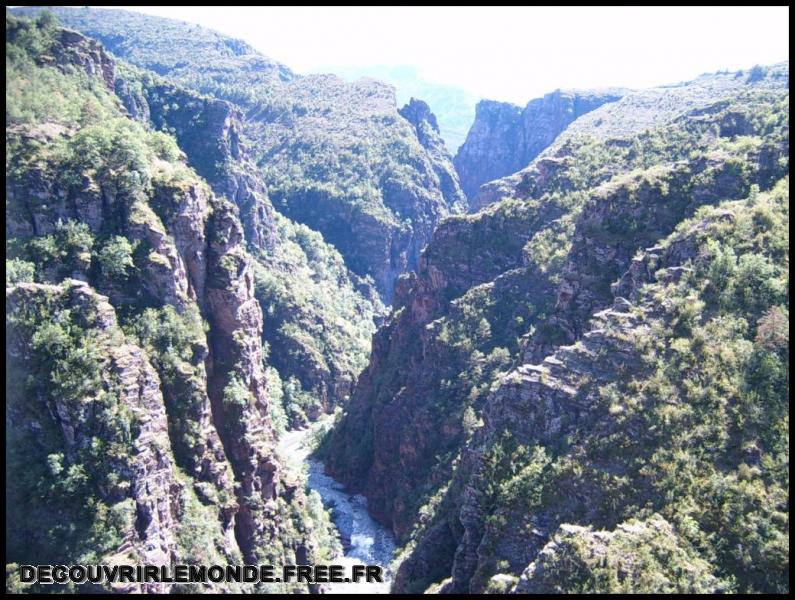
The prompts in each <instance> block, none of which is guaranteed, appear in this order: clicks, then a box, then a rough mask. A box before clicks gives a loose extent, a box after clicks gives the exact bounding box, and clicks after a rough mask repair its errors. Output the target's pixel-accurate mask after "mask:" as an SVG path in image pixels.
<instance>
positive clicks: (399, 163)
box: [18, 8, 464, 304]
mask: <svg viewBox="0 0 795 600" xmlns="http://www.w3.org/2000/svg"><path fill="white" fill-rule="evenodd" d="M37 10H40V9H35V8H32V9H19V11H18V12H21V13H23V14H29V13H31V12H36V11H37ZM52 10H53V12H54V13H55V14H56V15H57V17H58V18H59V19H60V20H61V21H62V22H63V23H64V24H66V25H68V26H71V27H75V28H77V29H79V30H80V31H82V32H83V33H85V34H86V35H89V36H91V37H95V38H96V39H98V40H99V41H101V42H103V43H107V44H108V45H109V46H110V47H112V48H113V49H114V51H115V52H116V53H117V54H118V56H120V57H121V58H124V59H127V60H129V61H130V62H131V63H133V64H135V65H137V66H140V67H143V68H147V69H155V70H157V71H158V72H160V73H161V74H165V75H167V76H168V77H169V78H170V79H172V80H173V81H175V82H177V83H179V84H181V85H183V86H187V87H190V88H192V89H194V90H197V91H199V92H202V93H207V94H211V95H213V96H216V97H218V98H222V99H226V100H229V101H232V102H234V103H236V104H237V105H239V106H240V107H241V108H242V109H243V110H244V120H243V122H242V130H243V133H244V134H245V135H246V136H247V137H248V138H249V139H250V140H251V142H252V143H251V147H252V149H253V150H254V156H253V159H254V161H255V162H256V164H257V166H258V167H259V169H260V170H261V172H262V175H263V177H264V180H265V183H266V184H267V186H268V191H269V194H270V197H271V200H272V201H273V204H274V205H275V206H276V208H277V209H278V210H279V211H280V212H281V213H282V214H284V215H285V216H287V217H289V218H290V219H292V220H294V221H296V222H299V223H303V224H305V225H307V226H309V227H310V228H312V229H314V230H315V231H318V232H320V233H321V234H322V235H323V237H324V239H325V240H326V241H328V242H329V243H331V244H332V245H334V246H335V247H336V248H337V250H339V252H340V253H341V254H342V256H343V257H344V259H345V263H346V265H347V266H348V268H349V269H350V270H351V271H352V272H353V273H355V274H356V275H358V276H360V277H363V278H371V279H372V281H373V282H374V283H375V285H376V287H377V289H378V291H379V293H380V295H381V298H382V300H383V301H384V302H386V303H387V304H388V303H389V302H391V298H392V291H393V286H394V280H395V278H396V277H397V276H398V275H400V274H401V273H403V272H405V271H408V270H413V269H416V268H417V265H418V259H419V254H420V252H421V250H422V248H423V247H424V246H425V245H426V244H427V243H428V241H429V240H430V238H431V234H432V232H433V229H434V228H435V226H436V224H437V223H438V222H439V221H440V220H441V219H442V218H443V217H445V216H447V215H448V214H451V213H455V212H460V211H462V210H463V209H464V206H463V203H462V196H461V193H460V190H459V189H458V187H457V182H453V183H452V187H451V184H450V182H440V180H439V176H438V174H437V173H438V172H439V170H440V169H439V166H440V165H439V161H440V160H441V161H444V162H448V158H447V157H446V156H441V155H438V154H437V155H431V154H430V153H429V152H428V151H426V149H425V148H424V147H423V145H422V144H421V143H420V142H419V140H418V139H417V135H416V132H415V129H414V128H413V127H412V126H411V124H410V123H408V122H407V121H406V120H405V119H404V118H402V117H401V116H400V114H399V113H398V110H397V106H396V101H395V91H394V88H392V87H391V86H389V85H386V84H383V83H380V82H376V81H375V80H367V79H362V80H359V81H357V82H354V83H347V82H345V81H344V80H342V79H341V78H339V77H336V76H333V75H309V76H297V75H294V74H290V73H289V72H288V71H287V70H285V69H282V68H281V67H280V66H278V68H277V66H274V63H273V62H272V61H270V60H268V59H265V58H264V57H259V59H261V61H263V62H264V63H265V64H264V65H259V63H258V62H257V60H256V59H257V57H258V55H256V56H254V55H252V54H251V53H250V48H248V47H247V46H246V45H245V44H241V43H240V42H238V41H235V40H228V39H226V38H217V37H214V35H213V34H209V33H206V32H199V35H197V43H196V45H193V44H192V43H191V40H192V33H193V31H194V29H195V27H194V26H192V25H189V24H186V23H178V22H175V21H171V20H167V19H159V18H156V17H144V16H141V15H134V14H132V13H126V12H120V11H97V10H93V9H89V10H85V9H70V8H54V9H52ZM109 13H113V14H109ZM173 40H179V41H180V43H179V49H178V50H175V49H174V41H173ZM205 49H209V55H208V56H205V55H204V54H203V51H204V50H205ZM171 54H176V56H184V57H186V58H185V60H180V61H177V62H174V61H173V60H172V59H171V58H168V59H165V58H164V57H168V56H169V55H171ZM189 55H191V57H190V58H188V56H189ZM198 57H201V59H199V58H198ZM215 57H217V60H216V59H215ZM441 170H443V171H445V172H452V171H453V168H452V167H451V166H450V165H449V164H445V165H441Z"/></svg>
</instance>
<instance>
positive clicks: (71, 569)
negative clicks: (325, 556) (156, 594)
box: [19, 565, 383, 584]
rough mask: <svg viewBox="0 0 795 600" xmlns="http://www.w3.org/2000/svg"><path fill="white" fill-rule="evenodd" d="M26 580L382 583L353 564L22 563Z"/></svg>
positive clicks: (373, 570)
mask: <svg viewBox="0 0 795 600" xmlns="http://www.w3.org/2000/svg"><path fill="white" fill-rule="evenodd" d="M19 576H20V580H21V581H22V582H23V583H41V584H56V583H61V584H65V583H76V584H81V583H208V582H209V583H221V582H224V583H231V582H236V583H281V582H284V583H359V582H368V583H382V582H383V578H382V574H381V567H379V566H377V565H351V567H350V574H347V573H346V568H345V566H343V565H282V566H274V565H225V566H221V565H209V566H208V565H171V566H167V565H113V566H109V565H20V567H19Z"/></svg>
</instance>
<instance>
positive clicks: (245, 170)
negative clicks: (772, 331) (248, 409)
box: [115, 65, 383, 424]
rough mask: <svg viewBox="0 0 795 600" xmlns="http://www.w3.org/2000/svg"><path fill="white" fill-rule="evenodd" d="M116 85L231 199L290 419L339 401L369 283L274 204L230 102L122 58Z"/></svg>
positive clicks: (364, 322) (355, 360) (367, 323)
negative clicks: (184, 86) (253, 264)
mask: <svg viewBox="0 0 795 600" xmlns="http://www.w3.org/2000/svg"><path fill="white" fill-rule="evenodd" d="M115 87H116V90H117V93H118V94H119V96H120V97H121V98H122V100H123V102H124V103H125V107H126V108H127V110H128V111H129V112H130V113H131V114H135V115H139V117H140V118H141V120H143V121H144V122H146V123H152V125H154V126H155V127H156V128H158V129H160V130H162V131H168V132H171V133H173V135H175V136H176V138H177V140H178V142H179V144H180V147H181V148H182V149H183V150H184V151H185V153H186V156H187V159H188V162H189V164H190V165H191V166H192V167H193V168H194V169H196V171H197V172H198V173H199V174H200V175H201V176H202V177H204V178H205V179H206V180H207V181H208V182H209V183H210V185H211V186H212V189H213V191H214V192H215V193H216V194H218V195H222V196H225V197H226V198H229V199H230V200H231V201H232V202H234V203H235V204H236V205H237V207H238V208H239V210H240V218H241V222H242V224H243V225H244V230H245V231H244V233H245V240H246V244H247V247H248V250H249V252H250V254H251V255H252V257H253V258H254V259H255V261H256V269H255V275H256V296H257V299H258V300H259V301H260V304H261V305H262V309H263V312H264V313H265V319H266V326H265V330H264V333H263V335H264V341H265V342H267V344H268V346H269V350H270V352H269V357H270V360H269V363H270V364H271V365H272V366H273V367H274V368H275V370H271V371H270V379H272V380H273V381H272V384H273V386H274V389H275V390H276V391H277V395H283V394H281V388H282V387H284V386H283V385H282V382H284V384H285V385H289V387H290V389H291V390H292V389H295V391H296V393H295V394H293V395H294V396H295V398H289V397H288V398H286V400H285V404H286V407H285V408H286V409H287V412H288V417H289V421H290V422H291V423H292V424H300V423H302V422H304V421H305V420H306V418H307V416H309V417H310V418H314V417H316V416H317V415H318V414H319V413H320V411H324V410H329V409H330V408H332V407H333V406H335V405H339V404H341V403H342V402H344V400H345V399H346V398H347V397H348V395H349V394H350V387H351V385H352V381H353V380H354V378H355V377H356V376H357V375H358V373H359V372H360V371H361V369H362V368H363V367H364V361H365V360H366V358H365V357H366V355H367V352H368V351H369V345H370V337H371V336H372V333H373V331H374V329H375V323H374V320H375V319H377V318H378V317H379V316H380V314H381V313H382V312H383V306H382V303H381V302H380V300H379V299H378V296H377V293H376V292H375V290H374V289H373V288H372V286H370V285H369V284H368V283H367V282H366V281H364V280H361V279H360V278H358V277H357V276H356V275H354V274H352V273H350V272H349V271H348V270H347V269H346V268H345V265H344V262H343V260H342V257H341V256H340V255H339V253H338V252H337V251H336V250H334V248H333V247H331V246H329V245H328V244H327V243H325V242H324V240H323V239H322V237H321V236H320V235H318V234H316V233H313V232H311V231H309V230H308V229H307V228H306V227H304V226H301V225H297V224H295V223H293V222H291V221H289V220H288V219H286V218H284V217H281V216H280V215H279V214H278V213H277V212H275V211H274V209H273V206H272V204H271V202H270V199H269V197H268V194H267V190H266V186H265V183H264V182H263V180H262V177H261V175H260V173H259V170H258V169H257V167H256V166H255V165H254V163H253V161H252V158H251V153H250V150H249V143H248V141H247V140H246V139H245V138H244V136H243V134H242V128H243V126H242V115H241V113H240V111H239V110H238V109H237V108H235V106H234V105H232V104H230V103H228V102H226V101H223V100H216V99H212V98H208V97H206V96H202V95H200V94H197V93H195V92H190V91H187V90H184V89H182V88H179V87H177V86H175V85H173V84H170V83H168V82H167V81H165V80H163V79H161V78H158V77H156V76H153V75H151V74H149V73H147V72H144V71H141V70H138V69H135V68H130V67H128V66H126V65H125V66H122V68H121V69H120V74H119V76H118V77H117V80H116V85H115ZM343 322H344V323H345V325H341V323H343ZM319 331H322V332H323V333H322V335H320V334H319Z"/></svg>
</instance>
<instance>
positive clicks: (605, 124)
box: [470, 63, 789, 207]
mask: <svg viewBox="0 0 795 600" xmlns="http://www.w3.org/2000/svg"><path fill="white" fill-rule="evenodd" d="M787 85H789V64H788V63H785V64H779V65H773V66H771V67H761V66H757V67H755V68H754V69H751V70H749V71H747V72H744V71H737V72H729V71H725V72H720V73H712V74H705V75H702V76H701V77H698V78H697V79H694V80H693V81H687V82H684V83H680V84H675V85H669V86H663V87H659V88H652V89H648V90H636V91H632V92H628V93H626V94H625V95H624V96H623V97H622V98H621V99H620V100H617V101H615V102H611V103H608V104H605V105H604V106H602V107H600V108H599V109H598V110H594V111H591V112H589V113H587V114H584V115H582V116H581V117H580V118H579V119H577V120H576V121H574V122H572V123H571V124H570V126H569V127H567V128H566V129H565V131H563V132H562V134H561V135H560V136H559V137H558V138H556V139H554V140H551V141H554V143H551V144H550V145H549V147H547V148H546V149H544V151H543V152H542V153H541V155H540V156H539V157H538V160H534V161H533V163H532V164H530V165H528V166H527V167H522V168H521V170H519V171H517V172H514V173H513V174H512V175H509V176H508V177H504V178H502V179H497V180H496V181H490V182H488V183H486V184H484V185H483V186H482V187H481V188H480V190H479V191H477V194H476V195H475V197H474V198H472V197H470V201H471V202H473V205H474V206H476V207H483V206H486V205H488V204H490V203H492V202H496V201H498V200H501V199H502V198H514V197H523V196H526V195H527V194H529V193H531V191H530V190H529V189H528V187H527V186H532V185H534V182H535V181H537V180H538V181H544V180H545V179H546V178H550V177H554V176H555V175H556V173H557V172H558V171H564V172H565V167H566V166H568V165H567V164H566V157H567V156H569V155H571V154H572V149H573V148H576V147H583V146H586V145H588V144H601V143H604V142H605V141H606V140H613V142H612V145H613V146H614V147H620V146H622V145H623V146H625V147H626V148H627V150H626V153H627V154H630V155H634V154H637V153H638V152H639V151H640V150H641V149H643V150H645V151H646V152H647V154H648V155H649V158H647V159H646V162H647V164H652V163H654V162H656V160H657V158H656V156H655V154H656V153H657V149H655V148H654V147H649V146H644V147H643V148H641V147H640V146H638V145H637V144H635V143H634V142H633V139H634V138H635V137H636V136H638V135H640V134H642V133H643V132H644V131H648V130H652V129H654V128H655V127H660V126H663V125H664V124H665V123H669V122H671V121H673V120H674V119H676V118H678V117H679V116H680V115H682V114H683V113H685V112H687V111H690V110H696V109H698V108H703V107H704V106H707V105H709V104H711V103H713V102H716V101H717V100H719V99H721V98H731V97H732V96H734V95H736V94H738V93H742V91H743V90H746V89H749V88H753V89H760V88H761V89H781V88H782V87H786V86H787ZM721 127H724V128H728V129H731V128H737V133H739V132H741V131H742V128H743V127H744V123H742V122H738V123H734V122H732V121H731V120H730V119H727V122H726V123H724V124H721ZM544 159H546V160H544ZM594 166H599V165H594ZM608 166H609V164H608ZM614 172H615V169H613V170H612V171H611V170H608V169H604V170H603V173H602V175H603V178H604V179H607V178H609V177H610V176H612V174H613V173H614Z"/></svg>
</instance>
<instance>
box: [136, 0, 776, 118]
mask: <svg viewBox="0 0 795 600" xmlns="http://www.w3.org/2000/svg"><path fill="white" fill-rule="evenodd" d="M129 10H136V11H139V12H146V13H149V14H156V15H160V16H166V17H171V18H176V19H181V20H184V21H189V22H192V23H198V24H200V25H203V26H205V27H209V28H212V29H215V30H217V31H219V32H221V33H224V34H227V35H230V36H234V37H237V38H241V39H243V40H245V41H247V42H248V43H249V44H251V45H252V46H254V47H255V48H257V49H258V50H260V51H261V52H262V53H263V54H266V55H268V56H270V57H271V58H273V59H275V60H278V61H279V62H282V63H285V64H286V65H287V66H288V67H290V68H291V69H293V70H294V71H297V72H299V73H306V72H311V71H313V70H316V69H318V68H319V67H328V66H341V67H349V66H369V65H412V66H415V67H416V68H417V69H418V70H419V71H420V73H421V75H422V76H423V77H424V78H425V79H428V80H430V81H437V82H440V83H447V84H454V85H458V86H460V87H463V88H466V89H468V90H469V91H471V92H474V93H476V94H478V95H480V96H483V97H486V98H493V99H498V100H508V101H512V102H516V103H522V104H524V103H525V102H527V100H529V99H530V98H533V97H537V96H539V95H541V94H544V93H546V92H549V91H552V90H554V89H555V88H558V87H579V88H587V87H604V86H627V87H648V86H653V85H659V84H664V83H675V82H678V81H683V80H686V79H691V78H693V77H695V76H697V75H700V74H701V73H704V72H713V71H717V70H721V69H732V70H735V69H744V68H748V67H751V66H753V65H754V64H757V63H759V64H766V63H767V64H769V63H774V62H780V61H783V60H786V59H788V57H789V8H786V7H723V8H717V7H702V8H688V7H677V8H646V7H634V8H627V7H613V8H596V7H461V8H452V7H414V8H397V7H368V8H362V7H342V8H333V7H258V8H254V7H252V8H249V7H228V6H227V7H190V8H188V7H130V8H129Z"/></svg>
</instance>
